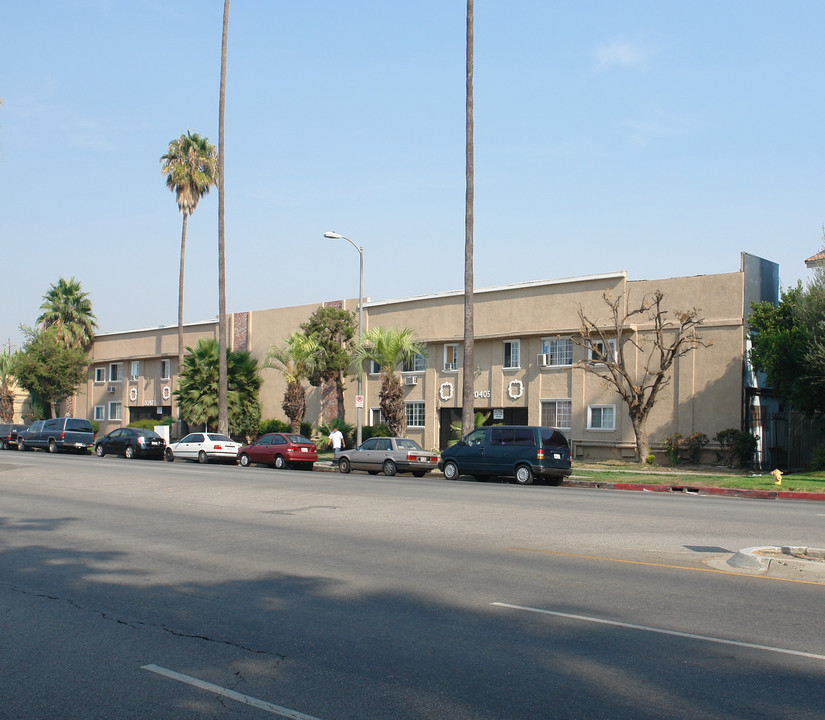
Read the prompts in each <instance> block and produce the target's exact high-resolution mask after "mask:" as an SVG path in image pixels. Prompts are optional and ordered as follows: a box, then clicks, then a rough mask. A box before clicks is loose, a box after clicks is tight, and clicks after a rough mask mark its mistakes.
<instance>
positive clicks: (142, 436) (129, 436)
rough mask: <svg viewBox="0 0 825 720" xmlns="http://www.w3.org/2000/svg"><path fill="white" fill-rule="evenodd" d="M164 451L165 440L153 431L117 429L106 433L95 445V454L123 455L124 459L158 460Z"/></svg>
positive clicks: (127, 428) (129, 428) (100, 455)
mask: <svg viewBox="0 0 825 720" xmlns="http://www.w3.org/2000/svg"><path fill="white" fill-rule="evenodd" d="M165 450H166V440H164V439H163V438H162V437H161V436H160V435H158V434H157V433H156V432H154V431H153V430H145V429H144V428H131V427H125V428H118V429H117V430H112V431H111V432H110V433H106V435H104V436H103V437H102V438H99V439H98V441H97V442H96V443H95V454H96V455H97V456H98V457H103V456H104V455H106V454H111V455H123V456H124V457H126V458H129V459H131V458H134V457H153V458H156V459H158V460H160V459H161V458H162V457H163V455H164V451H165Z"/></svg>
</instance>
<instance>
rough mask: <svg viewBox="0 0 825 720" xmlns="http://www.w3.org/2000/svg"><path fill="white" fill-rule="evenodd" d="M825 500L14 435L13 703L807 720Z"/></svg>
mask: <svg viewBox="0 0 825 720" xmlns="http://www.w3.org/2000/svg"><path fill="white" fill-rule="evenodd" d="M784 544H788V545H808V546H813V547H825V503H814V502H786V503H777V502H771V501H760V500H743V499H736V498H718V497H697V496H693V495H664V494H658V493H642V492H632V493H631V492H626V493H625V492H610V491H602V490H591V489H578V488H565V487H551V486H529V487H521V486H515V485H509V484H503V483H477V482H474V481H470V480H461V481H458V482H453V483H450V482H448V481H446V480H444V479H443V478H441V477H438V478H423V479H420V480H419V479H413V478H411V477H403V476H398V477H395V478H384V477H383V476H369V475H364V474H358V473H354V474H351V475H348V476H341V475H338V474H334V473H320V472H316V473H309V472H300V471H295V472H292V471H275V470H273V469H270V468H264V467H253V468H246V469H242V468H239V467H231V466H218V465H208V466H201V465H196V464H189V463H181V462H176V463H173V464H169V463H164V462H153V461H142V460H133V461H126V460H123V459H121V458H114V457H108V456H107V457H105V458H102V459H101V458H96V457H93V456H88V457H76V456H64V455H58V456H53V455H48V454H46V453H18V452H12V451H7V452H5V453H0V678H2V685H0V687H2V690H0V718H38V719H45V718H61V719H62V718H84V719H88V718H153V719H155V718H157V719H163V718H267V717H276V718H277V717H291V718H299V719H300V718H319V719H320V720H350V719H352V720H354V719H356V718H357V719H359V720H362V719H364V718H370V719H372V718H375V719H378V720H383V719H387V720H390V719H393V720H407V719H410V720H413V719H415V720H421V719H429V718H433V719H435V718H439V719H448V718H449V719H453V718H454V719H456V720H465V719H466V720H470V719H473V720H479V719H483V720H487V719H491V720H492V719H496V720H498V719H504V718H507V719H516V718H582V719H584V718H587V719H588V720H592V719H596V718H605V719H607V718H610V719H611V720H624V719H627V720H630V719H631V718H632V719H633V720H640V719H645V718H685V719H687V718H690V719H691V720H695V719H705V718H707V719H715V718H720V719H721V718H726V719H727V718H743V719H745V718H747V719H748V720H750V719H752V718H770V719H771V720H775V719H776V718H812V719H813V718H816V719H817V720H821V718H822V717H823V716H825V711H824V710H823V708H825V682H823V681H825V632H823V630H822V617H823V616H822V608H823V606H825V602H823V599H825V584H823V583H817V582H798V581H789V580H780V579H767V578H764V577H762V576H759V575H752V574H747V573H743V572H741V571H731V572H720V571H719V570H717V569H716V567H718V566H717V565H716V564H715V563H714V564H711V563H710V561H711V560H713V559H716V560H719V559H721V558H725V557H727V556H729V555H731V554H732V553H734V552H735V551H737V550H739V549H742V548H745V547H750V546H754V545H784Z"/></svg>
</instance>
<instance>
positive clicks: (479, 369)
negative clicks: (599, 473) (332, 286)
mask: <svg viewBox="0 0 825 720" xmlns="http://www.w3.org/2000/svg"><path fill="white" fill-rule="evenodd" d="M766 277H767V278H768V280H767V281H766V280H765V278H766ZM774 277H775V278H776V279H777V280H776V282H777V283H778V267H777V266H776V265H775V264H774V263H769V262H767V261H764V260H761V259H759V258H754V257H753V256H748V255H745V254H743V256H742V263H741V266H740V270H739V271H738V272H731V273H723V274H713V275H702V276H694V277H673V278H667V279H663V280H629V279H628V277H627V274H626V273H624V272H619V273H610V274H603V275H593V276H588V277H578V278H568V279H559V280H548V281H538V282H525V283H519V284H514V285H507V286H501V287H494V288H486V289H478V290H476V292H475V303H474V308H475V310H474V315H475V322H474V325H475V347H474V362H473V367H472V368H467V367H465V365H464V358H463V348H462V346H463V317H464V315H463V313H464V308H463V302H464V299H463V292H461V291H455V292H444V293H436V294H432V295H426V296H420V297H412V298H404V299H396V300H381V301H372V302H369V301H367V302H365V305H364V321H365V322H364V324H365V328H370V327H384V328H411V329H412V330H414V331H415V334H416V337H417V339H419V340H420V341H422V342H423V343H424V344H425V346H426V349H427V352H426V356H424V357H418V358H416V359H415V360H413V361H411V362H410V363H407V364H406V365H405V366H404V367H402V368H399V372H400V373H401V377H402V383H403V387H404V393H405V402H406V405H407V421H408V422H407V425H408V427H407V435H408V436H409V437H412V438H415V439H416V440H418V441H419V442H420V443H421V445H422V446H423V447H425V448H428V449H436V450H437V449H440V448H443V447H446V444H447V442H448V441H449V439H450V438H451V437H452V434H451V432H450V429H449V426H450V423H452V422H454V421H455V420H457V419H460V416H461V396H462V381H463V374H464V373H465V372H472V374H473V387H474V395H475V407H474V409H475V410H476V411H478V412H484V413H489V414H490V422H503V423H510V424H530V425H551V426H554V427H558V428H561V429H562V430H563V431H564V432H565V434H566V435H567V436H568V437H569V438H570V440H571V443H572V446H573V449H574V455H575V457H577V458H580V459H581V458H603V457H621V456H625V457H628V456H632V455H633V454H634V449H635V437H634V434H633V429H632V426H631V423H630V420H629V418H628V415H627V411H626V408H625V406H624V405H623V403H622V400H621V398H620V397H619V396H618V394H617V393H616V392H615V390H613V389H611V388H610V386H609V385H607V383H606V382H605V381H604V380H603V379H602V378H601V377H600V376H599V375H596V374H593V373H591V372H588V371H587V370H586V369H585V364H586V363H587V360H588V357H587V351H586V350H585V349H584V348H583V347H581V346H579V345H577V344H576V338H577V337H579V332H580V319H579V311H580V310H581V311H582V312H583V313H584V314H585V315H586V316H587V317H588V318H590V319H591V320H595V321H596V322H597V323H598V324H599V326H600V327H603V328H604V329H605V331H609V329H610V327H611V318H610V314H609V308H608V306H607V305H606V304H605V301H604V296H605V295H607V296H609V297H611V298H614V299H615V298H618V297H621V298H622V302H624V303H625V304H626V305H627V306H628V307H634V306H636V307H638V305H639V304H640V303H641V301H642V298H643V297H645V296H650V295H652V294H653V293H654V292H656V291H661V292H662V293H663V294H664V300H663V306H664V308H665V309H666V310H667V311H668V312H669V313H671V315H670V318H671V319H673V315H672V313H673V312H675V311H679V310H687V309H691V308H694V307H695V308H697V309H698V310H699V315H700V317H702V318H704V321H703V323H702V325H701V329H700V331H699V334H700V335H701V337H702V338H703V340H704V341H705V342H706V343H707V344H708V347H700V348H698V349H697V350H696V351H695V352H691V353H690V354H688V355H686V356H684V357H682V358H679V359H678V360H677V361H676V362H675V364H674V366H673V368H672V372H671V377H670V381H669V383H668V384H667V386H666V387H665V388H664V389H663V391H662V392H661V393H660V396H659V399H658V402H657V403H656V406H655V407H654V409H653V412H652V414H651V416H650V419H649V422H648V432H649V436H650V441H651V444H652V445H653V447H654V448H656V447H659V446H660V444H661V443H662V442H663V441H664V440H665V438H666V437H667V436H668V435H670V434H671V433H674V432H679V433H681V434H682V435H683V436H688V435H691V434H693V433H695V432H702V433H705V434H706V435H707V436H708V437H710V438H713V436H714V435H715V434H716V433H717V432H718V431H720V430H723V429H726V428H740V427H742V426H743V418H744V413H745V412H746V408H745V401H744V397H745V393H744V389H743V372H744V367H745V361H746V351H745V336H746V319H747V313H748V312H749V308H750V301H751V300H761V299H772V298H771V297H770V296H771V295H772V294H778V289H776V288H774V285H775V284H776V283H774V282H773V280H772V279H773V278H774ZM320 304H322V303H319V304H311V305H303V306H296V307H287V308H274V309H269V310H253V311H249V312H245V313H234V314H232V315H230V316H229V318H228V322H229V325H230V327H229V328H228V338H229V341H230V345H231V346H232V347H233V348H234V349H238V350H248V351H249V352H250V353H251V355H252V356H253V357H254V358H256V359H257V360H258V361H259V365H262V364H263V360H264V358H265V356H266V353H267V350H268V349H269V348H270V346H272V345H274V344H281V343H283V341H284V339H285V338H287V337H288V336H289V334H290V333H291V332H293V331H295V330H299V326H300V324H301V323H302V322H304V321H306V320H307V319H308V318H309V316H310V315H311V314H312V312H313V311H314V310H315V309H316V308H317V307H318V305H320ZM335 304H336V305H337V306H339V307H344V308H345V309H348V310H351V311H353V312H354V313H355V314H356V317H357V304H358V303H357V299H349V300H342V301H338V302H336V303H335ZM652 330H653V328H652V325H651V324H650V323H649V322H648V321H647V320H642V321H640V322H639V323H637V324H636V325H633V326H631V327H630V330H629V335H628V338H626V340H627V339H629V340H631V341H632V342H625V345H624V352H625V357H626V361H627V362H628V364H629V366H630V367H633V368H634V369H635V370H636V371H637V372H639V371H640V370H641V367H642V365H643V363H644V362H645V356H644V353H643V352H641V351H640V350H638V349H637V347H636V346H637V345H638V346H642V347H643V348H644V347H645V345H646V343H647V341H648V340H649V338H650V333H651V332H652ZM201 337H207V338H212V337H215V338H216V337H217V321H209V322H204V323H194V324H187V325H186V326H185V344H186V345H189V346H193V345H195V344H196V343H197V340H198V338H201ZM610 344H611V345H612V343H610ZM91 357H92V364H91V366H90V371H89V378H88V381H87V383H86V386H85V388H82V389H81V391H80V392H79V393H78V396H77V397H76V399H75V407H76V413H75V414H77V415H84V414H85V415H86V416H88V417H89V418H91V419H96V420H98V422H100V425H101V431H102V432H103V431H108V430H110V429H112V428H113V427H117V426H120V425H126V424H128V423H129V422H130V421H131V420H134V419H136V417H157V418H160V417H164V416H167V415H170V416H172V417H173V418H174V417H176V415H177V411H176V408H175V407H174V396H173V395H172V393H173V391H174V389H175V387H176V377H177V371H178V369H177V328H176V327H175V326H171V327H162V328H156V329H144V330H134V331H127V332H118V333H104V334H101V335H98V336H97V338H96V339H95V343H94V346H93V348H92V353H91ZM372 369H373V368H367V369H366V370H367V372H366V373H365V375H364V390H363V394H364V404H365V407H364V424H365V425H371V424H376V423H377V422H379V421H380V419H381V418H380V410H379V400H378V391H379V387H380V379H379V376H378V374H377V373H375V372H369V371H370V370H372ZM261 374H262V377H263V380H264V381H263V385H262V388H261V396H260V399H261V404H262V417H263V418H273V417H274V418H280V419H286V418H285V415H284V413H283V411H282V409H281V402H282V399H283V395H284V391H285V389H286V386H285V381H284V379H283V377H282V376H281V375H280V374H279V373H278V372H277V371H275V370H272V369H263V370H262V371H261ZM330 390H331V388H329V389H326V390H325V389H322V388H312V387H309V388H308V392H307V400H308V409H307V416H306V420H307V421H309V422H311V423H312V424H313V425H317V424H319V422H323V421H325V420H328V419H330V417H331V416H330V415H329V412H330V404H329V403H328V402H327V401H328V399H329V395H330ZM84 411H85V412H84ZM355 418H356V409H355V380H354V378H350V379H349V382H348V385H347V390H346V420H347V422H349V423H351V424H353V425H354V424H355Z"/></svg>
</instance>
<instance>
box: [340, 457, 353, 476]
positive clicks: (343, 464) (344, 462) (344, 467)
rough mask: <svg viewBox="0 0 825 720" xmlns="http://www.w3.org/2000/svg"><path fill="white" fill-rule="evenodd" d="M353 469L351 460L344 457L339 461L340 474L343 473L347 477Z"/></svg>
mask: <svg viewBox="0 0 825 720" xmlns="http://www.w3.org/2000/svg"><path fill="white" fill-rule="evenodd" d="M351 469H352V468H351V467H350V464H349V458H345V457H342V458H341V459H340V460H339V461H338V472H342V473H344V475H347V474H348V473H349V471H350V470H351Z"/></svg>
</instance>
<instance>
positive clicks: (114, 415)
mask: <svg viewBox="0 0 825 720" xmlns="http://www.w3.org/2000/svg"><path fill="white" fill-rule="evenodd" d="M121 419H122V415H121V406H120V403H119V402H110V403H109V420H121Z"/></svg>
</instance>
